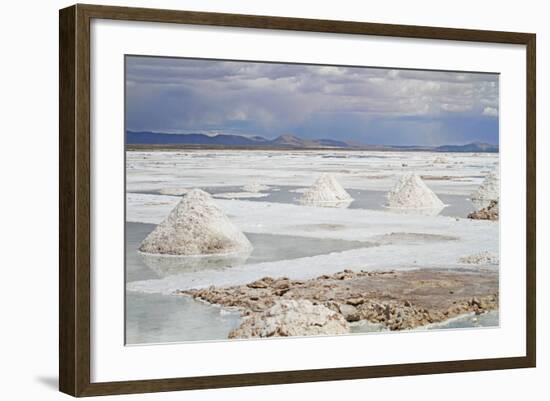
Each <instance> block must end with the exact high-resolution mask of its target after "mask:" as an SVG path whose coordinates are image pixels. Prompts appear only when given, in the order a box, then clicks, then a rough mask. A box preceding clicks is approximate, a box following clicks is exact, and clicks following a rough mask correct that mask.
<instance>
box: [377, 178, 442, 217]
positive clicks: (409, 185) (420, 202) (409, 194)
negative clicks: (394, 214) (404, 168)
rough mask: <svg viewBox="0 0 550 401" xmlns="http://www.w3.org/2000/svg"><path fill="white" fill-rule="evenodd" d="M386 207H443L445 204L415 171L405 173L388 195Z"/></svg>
mask: <svg viewBox="0 0 550 401" xmlns="http://www.w3.org/2000/svg"><path fill="white" fill-rule="evenodd" d="M385 206H386V207H389V208H396V209H442V208H443V207H444V206H445V204H444V203H443V202H441V200H440V199H439V198H438V197H437V195H436V194H435V193H434V192H433V191H432V190H431V189H430V188H428V186H427V185H426V184H425V183H424V181H422V179H421V178H420V177H419V176H418V175H417V174H414V173H410V174H405V175H403V176H402V177H401V178H400V180H399V181H398V182H397V184H396V185H395V186H394V187H393V189H392V190H391V191H390V192H388V193H387V195H386V204H385Z"/></svg>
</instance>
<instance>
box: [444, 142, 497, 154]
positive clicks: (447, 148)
mask: <svg viewBox="0 0 550 401" xmlns="http://www.w3.org/2000/svg"><path fill="white" fill-rule="evenodd" d="M435 150H436V151H437V152H490V153H496V152H498V146H495V145H491V144H489V143H482V142H474V143H469V144H467V145H443V146H438V147H437V148H435Z"/></svg>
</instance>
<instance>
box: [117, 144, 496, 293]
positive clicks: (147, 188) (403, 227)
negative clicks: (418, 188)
mask: <svg viewBox="0 0 550 401" xmlns="http://www.w3.org/2000/svg"><path fill="white" fill-rule="evenodd" d="M438 156H441V154H434V153H429V152H355V151H353V152H352V151H349V152H346V151H330V150H327V151H288V152H281V151H229V150H192V151H173V152H172V151H170V152H161V151H153V152H127V208H126V210H127V216H126V220H127V221H129V222H141V223H153V224H158V223H159V222H160V221H162V219H164V217H165V216H166V215H167V214H168V213H169V211H170V210H171V209H172V208H173V207H174V206H175V205H176V204H177V202H178V201H179V199H180V197H178V196H171V195H155V194H146V193H137V192H158V191H160V190H162V189H163V188H182V189H190V188H195V187H199V188H205V187H217V186H243V185H246V184H249V183H250V182H252V181H254V182H257V183H259V184H262V185H269V186H272V187H277V186H282V185H294V186H299V187H307V186H309V185H311V184H312V183H313V182H314V181H315V179H316V178H317V177H318V176H319V175H320V174H321V173H325V172H328V173H332V174H334V175H335V176H336V178H337V179H338V181H339V182H340V183H341V184H342V186H343V187H344V188H345V189H365V190H382V191H387V190H389V189H390V188H391V187H392V186H393V185H394V183H395V182H396V181H397V180H398V178H399V177H400V176H401V175H402V174H403V173H408V172H415V173H417V174H419V175H421V176H423V177H424V179H425V182H426V184H427V185H428V186H429V187H430V188H431V189H432V190H433V191H434V192H436V194H454V195H463V196H468V195H469V194H471V193H472V192H473V191H474V190H475V189H476V188H477V187H478V186H479V185H480V184H481V182H482V181H483V179H484V177H485V176H486V175H487V174H488V173H489V172H491V171H494V170H495V169H497V168H498V154H480V155H476V154H467V153H466V154H445V155H444V158H445V159H446V163H435V161H436V158H437V157H438ZM216 203H217V204H218V205H219V206H220V207H221V209H222V210H223V211H224V212H225V213H226V214H227V215H228V217H229V218H230V219H231V221H232V222H233V223H234V224H235V225H236V226H237V227H239V228H240V229H241V230H242V231H243V232H245V233H259V234H275V235H292V236H299V237H309V238H333V239H339V240H348V241H351V240H353V241H364V242H365V245H366V246H365V247H364V248H358V249H352V250H347V251H343V252H334V253H330V254H323V255H317V256H311V257H304V258H299V259H292V260H279V261H274V262H266V263H256V264H247V265H242V266H237V267H232V268H228V269H224V270H204V271H196V272H186V273H181V274H178V275H174V276H168V277H165V278H159V279H153V280H142V281H135V282H132V283H128V285H127V288H128V289H129V290H131V291H140V292H149V293H171V292H173V291H175V290H178V289H188V288H200V287H205V286H210V285H216V286H219V285H235V284H242V283H246V282H250V281H252V280H255V279H258V278H261V277H264V276H273V277H280V276H287V277H289V278H293V279H305V278H312V277H316V276H319V275H321V274H329V273H335V272H337V271H341V270H343V269H352V270H360V269H364V270H384V269H386V270H387V269H395V270H398V269H416V268H433V267H436V268H450V269H455V268H462V267H465V266H464V264H461V263H459V262H458V259H459V258H461V257H464V256H468V255H471V254H475V253H479V252H484V251H488V252H491V253H494V254H497V255H498V253H499V242H498V238H499V224H498V222H489V221H474V220H469V219H465V218H455V217H450V216H441V215H437V216H429V215H424V214H421V213H412V214H411V213H407V214H404V213H397V212H396V211H391V210H368V209H346V208H320V207H312V206H306V205H297V204H286V203H273V202H265V201H262V198H258V199H257V200H255V201H251V200H241V199H216ZM373 244H375V246H372V245H373ZM367 245H368V246H367ZM469 267H471V266H469ZM489 267H491V268H498V267H495V266H489Z"/></svg>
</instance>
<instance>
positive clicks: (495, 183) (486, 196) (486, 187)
mask: <svg viewBox="0 0 550 401" xmlns="http://www.w3.org/2000/svg"><path fill="white" fill-rule="evenodd" d="M499 192H500V182H499V177H498V175H497V174H495V173H489V175H488V176H487V177H485V180H483V182H482V183H481V185H480V186H479V188H478V189H477V190H476V191H475V192H474V193H473V194H472V196H471V199H473V200H497V199H498V198H499Z"/></svg>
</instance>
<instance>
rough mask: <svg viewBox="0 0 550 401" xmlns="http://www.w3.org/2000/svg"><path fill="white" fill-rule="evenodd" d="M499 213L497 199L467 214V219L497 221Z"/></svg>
mask: <svg viewBox="0 0 550 401" xmlns="http://www.w3.org/2000/svg"><path fill="white" fill-rule="evenodd" d="M498 215H499V206H498V200H492V201H491V202H490V203H489V206H487V207H484V208H482V209H479V210H477V211H475V212H472V213H470V214H469V215H468V218H469V219H474V220H491V221H497V220H498Z"/></svg>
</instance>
